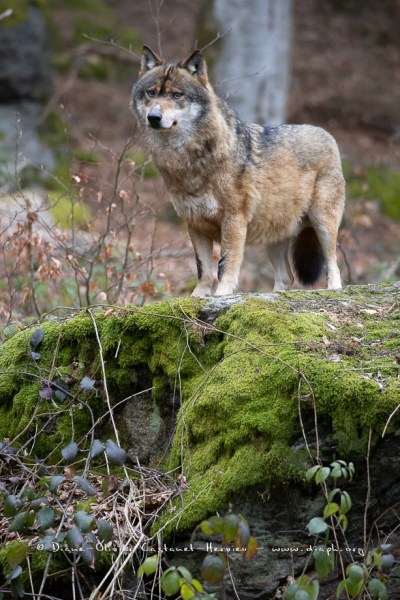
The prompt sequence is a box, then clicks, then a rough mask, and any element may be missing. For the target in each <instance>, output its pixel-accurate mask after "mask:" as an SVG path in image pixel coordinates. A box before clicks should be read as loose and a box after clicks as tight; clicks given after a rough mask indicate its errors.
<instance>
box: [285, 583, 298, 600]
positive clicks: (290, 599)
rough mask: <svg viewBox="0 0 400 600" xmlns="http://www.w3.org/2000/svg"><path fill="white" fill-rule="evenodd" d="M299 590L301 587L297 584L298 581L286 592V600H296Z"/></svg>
mask: <svg viewBox="0 0 400 600" xmlns="http://www.w3.org/2000/svg"><path fill="white" fill-rule="evenodd" d="M299 589H300V587H299V584H298V583H297V581H295V582H294V583H291V584H290V585H289V587H288V588H287V590H286V594H285V600H294V597H295V595H296V592H297V590H299Z"/></svg>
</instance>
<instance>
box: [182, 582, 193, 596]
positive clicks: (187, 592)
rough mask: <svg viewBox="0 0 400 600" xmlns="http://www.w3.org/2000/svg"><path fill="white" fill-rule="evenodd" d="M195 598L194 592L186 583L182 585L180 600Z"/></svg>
mask: <svg viewBox="0 0 400 600" xmlns="http://www.w3.org/2000/svg"><path fill="white" fill-rule="evenodd" d="M195 596H196V592H195V591H194V589H193V588H192V587H190V586H189V585H188V584H187V583H183V584H182V586H181V597H182V600H192V598H194V597H195Z"/></svg>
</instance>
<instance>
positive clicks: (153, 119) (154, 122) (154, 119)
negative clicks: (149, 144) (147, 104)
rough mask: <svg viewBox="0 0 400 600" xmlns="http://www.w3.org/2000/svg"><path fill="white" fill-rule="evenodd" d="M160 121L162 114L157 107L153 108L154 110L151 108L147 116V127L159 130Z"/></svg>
mask: <svg viewBox="0 0 400 600" xmlns="http://www.w3.org/2000/svg"><path fill="white" fill-rule="evenodd" d="M161 119H162V114H161V109H160V107H159V106H155V107H154V108H152V109H151V111H150V112H149V114H148V115H147V120H148V122H149V125H150V127H153V129H159V128H160V127H161Z"/></svg>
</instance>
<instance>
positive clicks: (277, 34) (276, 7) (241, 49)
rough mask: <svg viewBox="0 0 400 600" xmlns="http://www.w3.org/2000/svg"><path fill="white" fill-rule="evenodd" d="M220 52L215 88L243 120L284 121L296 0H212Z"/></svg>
mask: <svg viewBox="0 0 400 600" xmlns="http://www.w3.org/2000/svg"><path fill="white" fill-rule="evenodd" d="M214 14H215V16H216V19H217V22H218V25H219V28H220V31H221V32H227V31H228V33H227V34H226V35H225V37H224V38H223V39H222V51H221V53H220V55H219V57H218V60H217V64H216V69H215V81H216V82H217V83H218V86H217V89H218V92H219V93H220V94H221V95H222V97H227V99H228V102H229V104H230V105H231V106H233V108H235V110H237V112H238V114H239V116H240V117H241V118H242V119H243V120H245V121H251V122H256V123H260V124H270V125H271V124H272V125H273V124H278V123H282V122H284V121H285V116H286V102H287V93H288V84H289V67H290V36H291V14H292V0H246V2H243V1H242V0H233V1H232V0H214Z"/></svg>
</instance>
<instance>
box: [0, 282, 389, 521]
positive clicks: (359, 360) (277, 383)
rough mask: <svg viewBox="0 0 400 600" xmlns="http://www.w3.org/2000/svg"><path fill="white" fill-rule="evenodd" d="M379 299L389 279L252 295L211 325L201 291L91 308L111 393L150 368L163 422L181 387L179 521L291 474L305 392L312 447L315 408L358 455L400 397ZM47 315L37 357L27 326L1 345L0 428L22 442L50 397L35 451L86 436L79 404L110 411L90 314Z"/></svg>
mask: <svg viewBox="0 0 400 600" xmlns="http://www.w3.org/2000/svg"><path fill="white" fill-rule="evenodd" d="M332 294H335V299H336V302H335V303H331V302H330V298H331V296H332ZM385 302H387V303H388V308H390V306H392V304H393V301H392V299H391V300H386V297H385V288H384V286H381V287H379V286H376V287H371V288H363V289H362V290H360V289H359V288H349V289H347V290H343V291H340V292H337V293H335V292H327V291H325V292H301V293H291V294H280V295H279V300H277V301H264V300H262V299H256V298H251V297H250V298H248V299H245V298H244V299H243V302H242V303H240V304H239V303H238V304H236V305H234V306H232V307H231V308H230V309H229V310H228V311H227V312H225V313H222V314H220V316H219V317H218V319H217V321H216V323H215V328H214V327H212V328H209V327H207V326H201V325H199V323H198V321H197V320H196V318H197V316H198V314H199V311H200V310H201V308H202V306H203V303H202V302H201V301H196V300H193V299H190V298H186V299H176V300H174V301H171V302H167V301H164V302H159V303H154V304H151V305H149V306H146V307H145V308H135V307H122V308H117V307H115V308H114V310H113V312H111V313H110V311H108V312H107V313H106V312H105V309H104V308H99V309H96V310H94V312H93V315H94V318H95V321H96V328H97V331H98V335H99V337H100V340H101V345H102V351H103V359H104V364H105V368H106V376H107V384H108V391H109V394H110V399H111V402H112V403H114V402H119V401H120V400H121V399H122V398H124V397H127V396H129V395H131V394H133V393H135V391H136V390H138V391H140V390H142V389H144V387H145V386H146V387H147V385H148V380H149V378H151V381H152V385H153V387H154V390H153V399H151V398H150V397H149V402H151V403H152V407H151V410H152V411H153V413H154V419H155V421H154V423H153V425H154V427H157V428H158V427H160V415H161V416H162V415H163V403H164V402H165V401H166V398H167V395H168V393H170V390H171V389H172V390H174V389H175V390H176V394H177V395H178V394H181V402H182V406H181V409H180V413H179V417H178V420H177V428H176V432H175V435H174V440H173V444H172V450H171V453H170V456H169V458H168V465H167V466H168V467H169V468H178V467H179V468H180V467H181V466H183V472H184V473H185V475H186V476H187V477H188V480H189V483H190V490H189V492H188V494H187V501H188V502H191V501H192V499H193V497H194V496H196V497H198V499H197V500H196V502H195V503H193V504H191V508H190V511H186V512H185V513H184V514H183V516H182V517H181V520H180V524H179V527H182V528H184V527H191V526H193V525H194V524H195V523H197V522H198V521H199V520H200V519H201V518H203V517H204V516H205V515H207V514H209V513H210V512H212V511H215V510H219V509H221V507H222V506H223V505H226V503H227V502H228V501H229V500H230V499H232V498H234V496H235V495H236V494H238V493H239V492H242V491H243V490H246V489H249V488H251V487H252V486H264V487H265V488H266V489H267V490H268V489H271V488H273V487H274V486H282V485H287V484H293V483H296V484H298V483H299V481H300V479H301V472H302V469H303V467H304V465H305V464H306V462H307V460H308V456H307V454H306V453H305V450H304V449H300V450H299V449H298V447H299V444H298V440H299V439H300V440H301V439H302V435H301V428H300V424H299V416H298V410H299V405H300V407H301V415H302V420H303V423H306V424H310V426H309V427H306V430H307V432H308V436H309V439H308V443H309V444H310V446H311V447H313V445H314V444H315V434H314V433H309V432H310V431H311V430H312V429H313V426H314V408H316V411H317V417H318V422H319V423H320V424H321V428H322V430H323V431H324V432H328V435H330V436H332V438H333V440H334V443H335V444H336V450H337V453H338V454H339V455H340V456H342V457H343V458H346V457H347V458H351V459H352V460H354V459H355V457H356V456H359V455H362V454H363V453H364V452H365V449H366V444H367V438H368V432H369V430H370V429H372V430H373V431H374V432H375V433H376V435H380V434H381V433H382V430H383V428H384V426H385V425H386V423H387V419H388V417H389V415H390V414H391V413H392V412H393V411H394V409H395V408H396V407H397V405H398V396H399V388H400V382H399V379H398V373H399V367H398V363H397V362H396V359H395V352H396V348H397V349H398V347H399V345H400V333H399V331H400V330H399V317H398V315H397V313H396V311H393V310H382V307H384V306H385ZM321 307H322V308H321ZM374 307H375V308H374ZM342 311H343V314H342ZM36 328H37V326H36ZM43 328H44V332H45V335H44V340H43V342H42V344H41V346H40V353H41V359H40V361H39V363H40V364H34V363H33V362H32V361H30V359H29V357H28V351H29V340H30V336H31V334H32V331H33V329H31V330H27V331H23V332H21V333H17V334H16V335H14V336H13V337H12V338H11V339H9V340H8V341H7V342H6V343H5V344H4V346H3V347H2V349H1V350H0V372H2V373H4V375H1V376H0V390H4V395H2V396H1V398H2V403H3V404H2V405H1V407H0V411H1V416H0V436H2V435H7V436H8V435H9V433H10V432H12V434H13V435H15V434H17V433H18V432H19V431H21V430H23V429H25V433H24V435H23V436H22V438H21V440H20V442H23V441H24V440H26V439H29V436H31V435H32V432H33V431H34V430H35V428H37V427H38V428H39V429H40V427H42V426H43V425H44V424H45V423H46V418H48V416H47V413H48V412H49V410H52V411H53V412H54V413H55V414H56V418H54V419H53V420H52V421H51V422H50V424H49V425H48V426H47V429H46V435H45V436H43V434H40V435H39V437H38V439H37V441H36V444H35V447H34V451H35V454H37V455H38V456H46V453H48V452H49V451H50V450H51V449H53V448H55V447H57V446H59V445H61V444H64V445H65V444H66V443H67V442H69V441H70V440H71V439H72V438H73V437H74V439H76V440H77V441H78V439H79V438H81V437H82V438H83V437H84V436H85V432H86V431H87V430H88V429H89V428H90V426H91V416H90V413H89V411H88V410H87V407H86V405H89V406H90V407H91V410H92V412H93V415H94V418H95V419H97V418H98V417H99V416H101V415H102V414H105V413H106V412H107V408H106V406H105V402H104V399H103V396H102V392H101V388H102V385H101V383H100V380H101V379H102V377H103V375H102V372H101V364H100V358H99V349H98V343H97V339H96V334H95V331H94V326H93V321H92V319H91V318H90V316H89V315H88V314H87V313H86V312H84V311H82V312H80V313H78V314H77V315H76V316H75V317H74V318H71V319H67V320H65V321H61V322H59V323H57V322H46V323H44V324H43ZM10 371H11V372H10ZM7 372H8V373H7ZM22 372H24V373H25V375H23V376H22V375H21V373H22ZM50 372H51V373H52V378H53V380H54V379H55V378H56V377H57V378H61V379H62V380H63V381H68V385H69V389H70V391H71V395H72V399H69V400H67V401H65V402H64V403H61V404H59V405H58V408H57V407H56V408H54V409H53V408H52V406H51V403H49V402H47V401H43V400H42V399H40V397H39V381H38V379H37V378H35V375H40V377H41V378H43V377H44V376H46V377H48V376H49V375H48V374H49V373H50ZM16 373H17V375H16ZM18 373H20V375H18ZM29 373H32V375H31V376H29ZM27 374H28V375H27ZM143 374H145V380H146V384H144V383H143ZM84 376H90V377H92V378H93V379H95V380H96V382H98V383H97V386H96V388H95V389H94V390H91V391H87V392H82V390H80V388H79V382H80V381H81V379H82V378H83V377H84ZM166 392H168V393H166ZM299 394H300V402H299ZM38 407H39V410H38V412H37V415H36V418H35V423H31V424H30V421H29V419H30V418H31V416H32V414H33V411H34V410H35V409H38ZM57 411H58V412H57ZM150 425H151V424H150ZM394 426H395V422H394V421H393V423H392V424H391V429H393V428H394ZM294 444H295V445H294ZM295 448H296V449H295ZM58 457H59V451H57V452H56V453H54V460H56V459H57V458H58ZM167 518H168V517H167Z"/></svg>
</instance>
